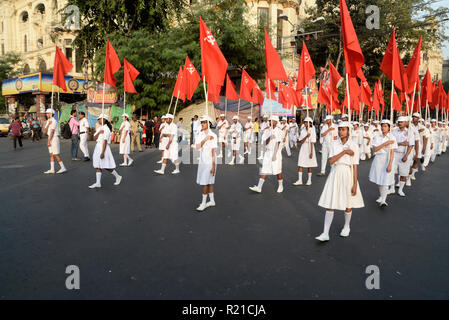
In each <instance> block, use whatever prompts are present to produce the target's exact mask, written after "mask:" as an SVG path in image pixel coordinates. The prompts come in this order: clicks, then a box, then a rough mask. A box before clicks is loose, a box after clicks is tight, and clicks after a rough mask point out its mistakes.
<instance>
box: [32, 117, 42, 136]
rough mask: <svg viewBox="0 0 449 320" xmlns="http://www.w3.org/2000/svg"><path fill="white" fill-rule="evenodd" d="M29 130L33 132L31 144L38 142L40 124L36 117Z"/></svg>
mask: <svg viewBox="0 0 449 320" xmlns="http://www.w3.org/2000/svg"><path fill="white" fill-rule="evenodd" d="M30 127H31V130H33V142H34V141H35V140H36V139H37V141H39V140H40V131H41V123H40V122H39V120H37V118H36V117H34V118H33V120H32V121H31V124H30Z"/></svg>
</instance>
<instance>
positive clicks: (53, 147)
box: [45, 117, 60, 155]
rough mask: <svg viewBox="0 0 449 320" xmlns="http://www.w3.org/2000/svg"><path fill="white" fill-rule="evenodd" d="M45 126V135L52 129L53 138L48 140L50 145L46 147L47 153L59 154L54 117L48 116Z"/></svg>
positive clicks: (56, 124)
mask: <svg viewBox="0 0 449 320" xmlns="http://www.w3.org/2000/svg"><path fill="white" fill-rule="evenodd" d="M45 127H46V128H47V135H48V136H49V135H50V133H51V130H54V131H55V132H54V133H53V138H52V139H51V141H50V146H49V147H48V153H51V154H54V155H59V153H60V145H59V128H58V122H57V121H56V119H55V118H53V117H52V118H50V119H49V120H47V123H46V124H45Z"/></svg>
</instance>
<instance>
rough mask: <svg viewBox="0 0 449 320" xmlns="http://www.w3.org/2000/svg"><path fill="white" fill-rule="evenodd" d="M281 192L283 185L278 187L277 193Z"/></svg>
mask: <svg viewBox="0 0 449 320" xmlns="http://www.w3.org/2000/svg"><path fill="white" fill-rule="evenodd" d="M282 192H284V186H283V185H280V186H279V187H278V191H277V193H282Z"/></svg>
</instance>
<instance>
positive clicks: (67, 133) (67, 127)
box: [62, 122, 72, 139]
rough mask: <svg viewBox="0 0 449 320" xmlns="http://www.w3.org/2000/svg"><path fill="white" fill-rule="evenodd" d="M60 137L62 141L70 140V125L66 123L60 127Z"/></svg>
mask: <svg viewBox="0 0 449 320" xmlns="http://www.w3.org/2000/svg"><path fill="white" fill-rule="evenodd" d="M62 137H63V138H64V139H70V138H72V130H70V125H69V123H68V122H67V123H66V124H65V125H64V126H63V127H62Z"/></svg>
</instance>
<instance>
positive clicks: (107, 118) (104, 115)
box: [98, 113, 109, 120]
mask: <svg viewBox="0 0 449 320" xmlns="http://www.w3.org/2000/svg"><path fill="white" fill-rule="evenodd" d="M98 119H106V120H109V116H108V115H107V114H106V113H101V114H100V115H99V116H98Z"/></svg>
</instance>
